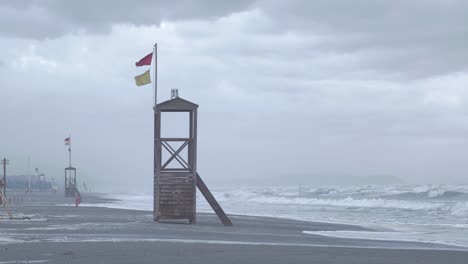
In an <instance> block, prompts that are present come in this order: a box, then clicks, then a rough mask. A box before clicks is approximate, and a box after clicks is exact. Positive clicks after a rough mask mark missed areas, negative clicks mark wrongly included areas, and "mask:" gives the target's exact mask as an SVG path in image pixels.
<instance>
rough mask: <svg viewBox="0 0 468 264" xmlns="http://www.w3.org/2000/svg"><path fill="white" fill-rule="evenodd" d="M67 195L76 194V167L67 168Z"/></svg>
mask: <svg viewBox="0 0 468 264" xmlns="http://www.w3.org/2000/svg"><path fill="white" fill-rule="evenodd" d="M64 189H65V197H75V196H76V168H75V167H72V166H69V167H67V168H65V187H64Z"/></svg>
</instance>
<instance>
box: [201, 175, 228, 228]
mask: <svg viewBox="0 0 468 264" xmlns="http://www.w3.org/2000/svg"><path fill="white" fill-rule="evenodd" d="M196 182H197V187H198V189H199V190H200V192H201V193H202V194H203V196H205V199H206V200H207V201H208V203H209V204H210V205H211V208H213V210H214V211H215V213H216V214H217V215H218V217H219V219H220V220H221V222H223V224H224V225H225V226H232V222H231V220H230V219H229V217H228V216H227V215H226V213H224V210H223V208H221V206H220V205H219V204H218V202H217V201H216V199H215V198H214V196H213V194H211V192H210V190H209V189H208V187H207V186H206V184H205V183H204V182H203V180H202V179H201V177H200V175H199V174H198V173H197V179H196Z"/></svg>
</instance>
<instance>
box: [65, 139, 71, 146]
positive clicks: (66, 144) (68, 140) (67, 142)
mask: <svg viewBox="0 0 468 264" xmlns="http://www.w3.org/2000/svg"><path fill="white" fill-rule="evenodd" d="M65 146H70V138H69V137H67V138H65Z"/></svg>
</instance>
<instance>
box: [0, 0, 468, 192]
mask: <svg viewBox="0 0 468 264" xmlns="http://www.w3.org/2000/svg"><path fill="white" fill-rule="evenodd" d="M467 13H468V2H467V1H462V0H460V1H456V0H439V1H436V0H425V1H417V0H414V1H398V0H396V1H378V0H377V1H375V0H373V1H361V0H355V1H329V0H326V1H325V0H323V1H321V0H314V1H154V0H151V1H150V0H148V1H111V0H106V1H90V0H82V1H61V0H43V1H26V0H24V1H2V2H1V3H0V49H1V50H2V52H1V56H0V84H1V85H0V89H1V90H0V92H1V93H0V155H1V156H6V157H7V158H9V159H10V160H11V166H10V170H11V171H12V173H24V172H26V171H27V159H28V156H29V157H30V159H31V166H30V167H31V171H32V168H36V167H38V168H39V169H40V170H41V171H43V172H45V173H46V174H47V175H48V176H51V177H55V178H57V179H59V180H60V181H62V177H63V168H64V167H65V166H66V165H67V159H68V157H67V151H66V147H65V146H64V144H63V139H64V138H65V137H67V136H68V134H70V133H71V135H72V142H73V155H74V157H73V160H74V162H73V163H74V164H73V165H74V166H76V167H77V168H78V178H79V180H84V181H86V182H88V185H92V186H94V187H95V188H96V189H99V190H109V191H115V190H124V189H125V188H128V190H142V191H145V192H149V191H151V184H152V149H153V147H152V134H153V130H152V129H153V119H152V114H153V113H152V104H153V90H152V85H147V86H142V87H137V86H135V84H134V79H133V77H134V76H135V75H138V74H141V73H143V72H144V71H145V70H146V69H147V68H148V67H139V68H137V67H135V62H136V61H138V60H139V59H141V58H142V57H143V56H145V55H146V54H148V53H149V52H151V51H152V48H153V44H154V43H155V42H157V43H158V51H159V53H158V55H159V56H158V57H159V59H158V67H159V69H158V76H159V78H158V79H159V80H158V86H159V90H158V94H159V101H163V100H167V99H169V97H170V89H171V88H178V89H179V94H180V96H181V97H183V98H185V99H187V100H190V101H193V102H195V103H197V104H199V105H200V108H199V131H198V133H199V152H198V162H199V163H198V167H199V172H200V174H201V175H202V177H204V178H206V181H207V182H208V183H209V184H211V185H222V184H239V185H246V184H249V183H259V182H262V181H264V180H265V181H266V182H267V183H266V185H268V182H273V183H277V182H282V183H288V184H292V185H294V184H307V183H314V184H315V183H317V182H320V180H321V179H320V177H324V176H321V175H355V176H373V175H395V176H398V177H401V178H402V179H404V180H405V181H407V182H410V183H420V182H421V183H426V182H438V183H460V182H462V183H463V182H464V183H467V182H468V155H467V153H468V123H467V122H468V119H467V117H468V87H467V85H468V45H467V43H468V27H467V25H468V15H467ZM106 182H109V186H107V185H106Z"/></svg>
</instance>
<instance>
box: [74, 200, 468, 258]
mask: <svg viewBox="0 0 468 264" xmlns="http://www.w3.org/2000/svg"><path fill="white" fill-rule="evenodd" d="M93 195H95V196H98V197H99V198H100V199H102V200H106V201H109V203H89V204H86V203H85V205H84V206H88V207H100V208H110V209H122V210H131V211H133V210H134V211H141V212H151V213H152V210H145V209H131V208H128V205H126V204H125V203H120V204H119V202H124V200H123V199H119V198H115V197H113V196H114V195H116V194H107V193H93ZM126 195H131V194H126ZM70 205H71V204H70ZM205 209H206V208H205ZM198 212H199V213H202V214H214V212H213V211H212V210H211V208H209V209H208V210H198ZM229 215H230V216H240V217H242V216H245V217H260V218H271V219H282V220H291V221H301V222H307V223H318V224H331V225H343V226H355V227H359V228H361V229H362V230H360V231H370V232H373V233H375V234H382V233H386V234H393V235H398V234H403V233H400V231H397V230H395V229H392V228H383V227H382V226H376V225H374V226H373V225H367V226H366V225H357V224H356V223H349V222H345V221H329V220H328V221H320V220H313V219H307V218H301V217H293V216H273V215H270V214H248V213H239V212H234V213H229ZM303 232H304V233H305V234H307V233H308V232H310V231H309V230H304V231H303ZM310 233H311V234H312V233H314V231H312V232H310ZM319 233H320V231H319V232H316V234H315V235H320V236H327V237H332V238H338V239H362V240H379V241H395V242H399V241H400V242H410V243H411V242H414V243H427V244H437V245H441V246H449V247H457V248H461V249H462V250H467V251H468V245H466V244H461V243H458V244H457V243H455V242H450V241H442V240H423V239H416V238H413V239H411V238H401V237H400V238H392V237H381V238H376V237H373V238H372V237H366V236H359V234H357V236H349V235H348V236H343V235H342V234H339V233H338V232H337V233H335V234H333V233H331V232H329V233H326V234H319ZM368 234H371V233H368ZM361 235H362V234H361Z"/></svg>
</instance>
